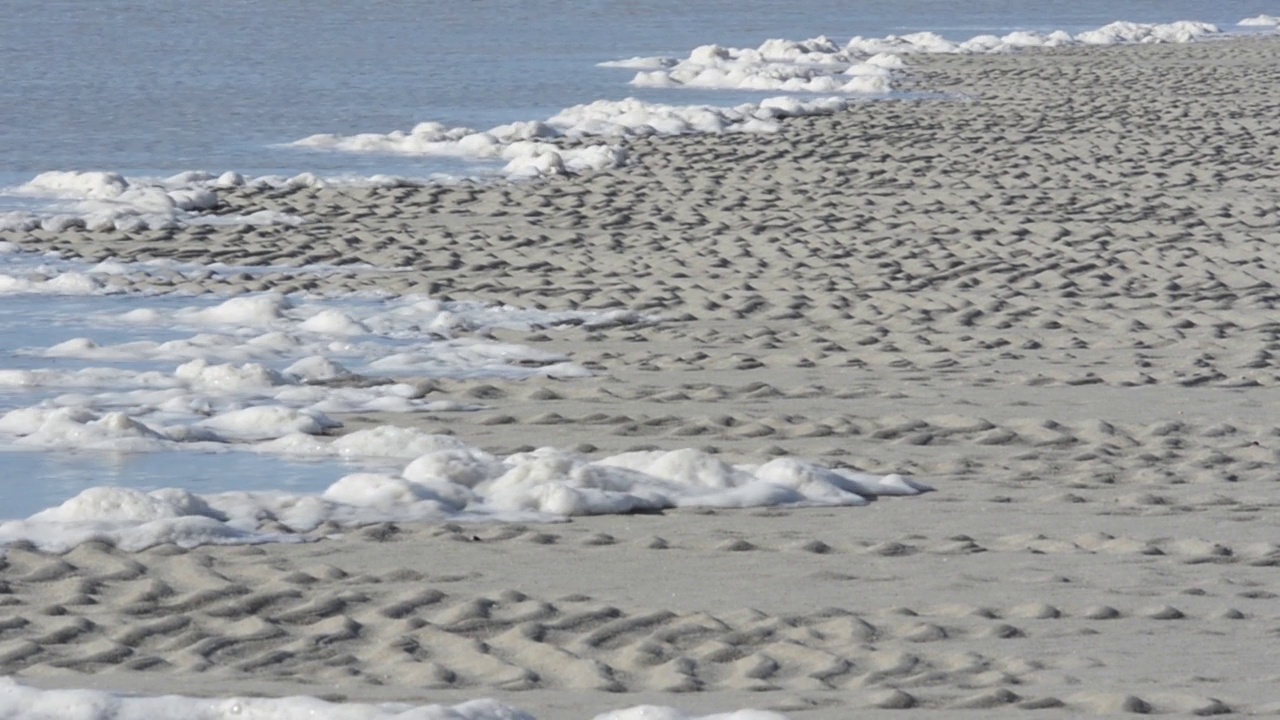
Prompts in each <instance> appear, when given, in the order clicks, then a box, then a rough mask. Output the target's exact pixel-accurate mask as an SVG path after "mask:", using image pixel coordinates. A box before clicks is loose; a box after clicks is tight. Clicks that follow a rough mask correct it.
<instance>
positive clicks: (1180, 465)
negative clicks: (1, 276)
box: [0, 37, 1280, 720]
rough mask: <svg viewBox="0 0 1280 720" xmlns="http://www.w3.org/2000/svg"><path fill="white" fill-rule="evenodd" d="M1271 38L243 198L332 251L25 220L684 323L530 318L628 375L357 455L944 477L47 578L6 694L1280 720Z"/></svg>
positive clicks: (36, 560)
mask: <svg viewBox="0 0 1280 720" xmlns="http://www.w3.org/2000/svg"><path fill="white" fill-rule="evenodd" d="M1277 43H1280V38H1275V37H1267V38H1257V39H1233V40H1232V41H1231V42H1230V43H1218V42H1207V43H1193V44H1187V45H1161V46H1145V45H1144V46H1118V47H1111V48H1091V49H1082V48H1065V49H1060V50H1049V51H1037V52H1035V53H1022V54H1017V55H1007V56H1005V55H1001V56H981V57H957V56H946V57H937V58H935V57H930V56H915V57H911V58H909V61H910V62H911V71H912V73H913V75H914V76H915V77H916V78H917V79H918V80H919V82H920V83H921V85H922V86H927V87H930V88H934V89H937V90H939V91H943V92H950V93H963V94H965V95H966V96H968V97H970V98H971V99H970V100H968V101H963V102H955V101H946V102H942V101H918V100H915V101H879V102H875V103H866V104H860V105H858V106H856V107H854V108H853V109H852V110H850V111H848V112H845V113H842V114H840V115H836V116H826V117H814V118H800V119H793V120H790V121H787V123H786V124H785V125H784V129H783V130H782V131H781V132H779V133H777V134H773V135H759V136H725V137H716V136H697V137H675V138H660V139H658V138H655V139H639V140H634V141H632V143H633V145H635V146H636V147H637V150H636V151H635V152H633V153H632V154H631V156H632V158H633V164H632V165H630V166H627V167H624V168H621V169H618V170H612V171H607V172H603V173H598V174H594V175H588V176H582V177H576V178H563V179H551V180H545V181H539V182H536V183H531V184H527V185H526V184H517V185H495V186H481V185H476V186H458V187H450V186H436V187H428V188H397V189H387V190H368V191H361V192H354V191H341V192H339V191H334V190H317V189H299V190H296V191H293V192H292V193H288V194H284V193H279V194H274V193H257V194H253V193H231V194H229V195H227V196H225V197H224V198H223V202H226V203H229V204H233V206H234V207H236V208H237V209H239V210H245V211H250V212H251V211H253V210H258V209H261V210H275V211H280V212H291V211H297V212H299V213H300V214H305V215H311V216H314V217H315V218H316V220H315V221H314V222H311V223H308V224H305V225H302V226H299V227H296V228H249V229H245V228H213V227H192V226H188V227H180V228H177V229H175V230H172V231H164V232H152V231H147V232H144V233H141V235H142V237H140V238H130V237H127V236H125V234H123V233H117V232H111V233H90V232H69V233H62V234H57V235H49V234H47V233H44V232H43V231H33V232H31V233H28V234H23V233H14V232H0V240H7V241H10V242H14V243H16V244H19V245H21V246H23V247H24V248H34V247H38V248H40V249H44V250H57V251H59V252H64V253H69V254H72V255H78V256H80V257H84V258H87V259H91V260H96V259H104V258H106V257H112V258H116V259H123V260H143V259H147V258H149V257H178V258H181V259H183V260H200V261H220V262H227V263H242V264H243V263H248V264H255V265H260V264H272V263H280V262H293V263H300V264H306V263H310V262H332V261H333V260H335V259H347V258H352V259H355V260H357V261H359V262H367V263H369V264H372V265H382V266H384V267H385V266H401V265H404V266H407V267H410V268H413V269H412V270H410V271H404V270H397V271H395V272H394V273H387V274H385V275H384V274H380V273H378V272H376V271H368V270H362V271H361V272H360V273H359V276H358V277H352V278H344V277H328V278H305V279H292V280H285V279H281V278H277V277H272V276H269V275H268V276H263V277H260V278H253V279H251V280H248V281H245V280H243V279H240V280H236V279H232V280H229V281H226V280H219V279H217V278H213V279H209V280H206V281H200V282H195V283H194V284H193V285H191V286H190V287H191V288H192V289H193V290H194V289H212V290H240V291H243V290H249V289H274V290H279V291H284V292H288V291H291V290H292V291H304V290H305V291H312V292H322V293H323V292H348V291H359V290H370V289H382V290H387V291H390V292H393V293H403V292H428V293H430V294H431V295H432V296H433V297H437V298H439V299H442V300H444V299H449V300H481V301H486V302H495V301H496V302H506V303H510V304H513V305H520V306H533V307H546V308H548V309H557V310H559V309H626V310H631V311H636V312H640V313H646V314H657V315H661V316H663V317H664V318H666V319H665V320H664V321H662V322H659V323H655V324H652V325H645V326H643V327H630V326H627V327H616V328H604V329H599V330H593V331H591V332H581V333H576V332H575V333H566V334H559V335H550V334H542V333H538V332H533V333H528V332H515V331H500V332H498V333H495V336H496V337H498V338H499V339H505V340H512V341H515V342H521V343H531V344H535V345H536V346H537V347H539V349H549V350H552V351H555V352H558V353H563V354H566V355H569V356H570V357H571V358H572V359H573V360H575V361H576V362H580V363H583V364H586V365H587V366H588V367H591V368H592V369H594V370H595V371H596V372H597V376H596V377H593V378H588V379H575V380H568V381H560V380H551V379H530V380H522V381H515V382H504V381H495V380H485V381H462V380H456V381H443V382H441V383H439V386H438V389H437V390H436V392H438V393H439V394H440V395H441V397H442V399H465V398H468V397H472V398H474V397H479V396H487V397H488V398H489V399H490V401H491V403H492V405H493V409H491V410H487V411H484V412H478V413H465V414H450V415H447V416H445V415H438V416H436V415H431V414H430V413H425V414H419V415H413V416H403V415H399V416H397V415H392V414H365V415H361V416H344V417H342V418H341V419H342V420H344V422H345V423H346V430H347V431H352V430H356V429H359V428H361V427H366V426H370V425H375V424H381V423H388V422H394V423H396V424H402V425H412V426H417V427H422V428H426V429H432V430H438V431H447V432H449V433H451V434H454V435H456V436H457V437H459V438H460V439H462V440H464V441H466V442H468V443H471V444H473V445H476V446H478V447H481V448H484V449H486V450H491V451H494V452H510V451H513V450H516V449H519V448H522V447H525V446H540V445H556V446H560V447H570V448H572V447H582V446H586V445H590V446H591V448H592V449H591V450H590V452H592V453H612V452H617V451H624V450H629V449H637V448H644V447H653V448H661V449H674V448H682V447H695V448H703V449H709V450H714V451H715V452H716V453H718V454H723V455H724V456H725V457H726V459H733V460H759V459H760V458H767V457H770V456H773V455H778V454H789V455H797V456H802V457H808V458H810V459H812V460H815V461H818V462H828V463H833V464H834V463H838V464H841V465H845V466H850V467H853V468H857V469H861V470H865V471H867V472H875V473H889V472H903V473H908V474H911V475H913V476H915V477H917V478H918V479H920V480H922V481H925V482H928V483H930V484H931V485H934V486H935V487H936V489H937V492H935V493H931V494H929V495H926V496H924V497H921V498H915V499H895V498H886V499H881V500H878V501H876V502H873V503H871V504H870V505H869V506H867V507H864V508H848V509H779V508H763V509H757V510H739V511H710V512H708V511H696V510H676V511H669V512H666V513H664V514H662V515H654V516H649V515H618V516H601V517H591V518H575V519H573V521H572V522H569V523H565V524H558V525H552V526H545V527H544V526H533V525H528V526H520V525H486V526H478V527H476V528H472V527H470V526H468V527H466V528H465V529H461V528H451V527H450V526H448V525H444V526H430V525H425V526H416V525H415V526H407V525H406V526H392V525H390V524H384V525H378V526H370V527H368V528H363V529H355V530H352V531H350V532H349V533H348V534H347V535H348V536H347V537H345V538H343V539H340V540H320V541H318V542H315V543H308V544H304V545H270V546H253V547H247V548H225V547H223V548H219V547H203V548H198V549H195V550H191V551H179V550H177V549H175V548H173V547H171V546H169V547H166V546H160V547H157V548H153V549H152V550H148V551H143V552H140V553H136V554H133V553H124V552H121V551H119V550H116V549H113V548H107V547H100V546H96V545H85V546H81V547H80V548H77V549H76V550H73V551H71V552H70V553H67V554H66V555H63V556H60V557H59V556H47V555H41V554H39V553H30V552H27V551H10V552H9V553H8V555H7V557H6V559H5V560H4V561H3V562H4V569H3V571H2V572H3V576H0V579H3V581H4V583H6V585H7V587H8V590H9V592H8V593H6V594H4V595H3V598H5V605H6V606H7V607H6V610H7V611H8V612H9V613H11V614H12V615H13V616H15V617H20V618H22V619H23V620H25V621H26V624H18V625H16V626H15V627H8V626H6V627H5V628H4V629H3V630H0V672H2V673H4V674H6V675H13V676H15V677H16V678H18V679H19V680H21V681H22V682H24V683H29V684H32V685H37V686H45V687H102V688H110V689H113V690H121V691H133V692H147V693H150V692H157V691H161V690H163V691H172V690H174V689H175V688H180V689H181V690H182V691H183V692H188V693H191V694H201V695H203V694H225V693H241V694H243V693H252V694H256V693H262V694H265V695H280V694H287V693H295V692H304V693H306V694H311V695H319V696H332V697H335V698H336V696H335V695H334V693H340V694H341V695H342V697H343V698H347V699H352V700H392V699H395V700H414V701H431V702H442V701H449V702H456V701H460V700H465V699H471V698H477V697H497V698H499V699H501V700H503V701H504V702H509V703H511V704H512V705H515V706H517V707H521V708H523V709H526V710H528V711H530V712H532V713H533V714H534V715H536V716H539V717H560V716H566V717H577V716H579V715H581V716H583V717H589V716H590V713H591V712H597V711H603V710H606V709H610V708H618V707H628V706H633V705H637V704H640V703H641V702H661V703H662V704H667V705H676V706H680V707H684V708H686V709H688V710H690V711H701V712H710V711H713V710H716V711H724V710H729V709H732V708H735V707H758V708H766V709H775V710H777V711H780V712H784V713H786V714H787V715H788V716H789V717H791V718H793V719H794V720H819V719H822V720H825V719H827V718H830V719H832V720H834V719H835V718H845V717H848V715H849V713H850V712H851V711H853V709H855V708H857V709H858V712H859V714H860V716H861V714H863V713H865V714H867V716H868V717H878V716H881V715H883V716H885V717H917V716H918V717H926V716H928V717H956V716H963V715H965V714H970V715H972V716H975V717H978V716H987V714H988V713H990V712H993V711H996V712H1000V713H1012V712H1021V711H1026V710H1032V709H1037V710H1036V711H1037V713H1038V714H1037V715H1036V716H1037V717H1039V716H1040V715H1041V714H1045V713H1048V715H1051V716H1054V717H1066V716H1075V715H1079V714H1092V715H1113V714H1116V715H1118V714H1126V713H1130V712H1136V711H1141V710H1143V709H1144V708H1145V709H1146V710H1150V711H1154V712H1160V713H1174V714H1188V713H1204V712H1220V711H1222V710H1223V709H1229V710H1232V711H1236V712H1251V713H1258V714H1274V713H1277V712H1280V705H1278V704H1277V703H1276V700H1275V696H1274V691H1273V688H1274V686H1275V683H1276V682H1277V677H1276V673H1275V671H1274V670H1273V669H1271V668H1270V665H1269V664H1268V662H1267V659H1268V656H1269V655H1268V654H1269V652H1270V649H1269V648H1270V643H1269V642H1268V639H1269V636H1270V635H1271V634H1272V631H1273V627H1274V625H1275V622H1276V620H1277V618H1278V617H1280V616H1277V613H1276V611H1275V608H1274V598H1275V597H1276V596H1277V594H1280V575H1277V567H1280V545H1278V544H1277V542H1276V538H1275V537H1274V535H1275V533H1274V524H1273V523H1271V522H1269V521H1268V518H1269V517H1271V515H1272V513H1273V512H1274V511H1275V509H1276V508H1277V505H1278V504H1280V503H1278V501H1277V499H1276V498H1275V494H1274V484H1275V480H1276V477H1275V472H1274V470H1273V468H1274V467H1275V463H1276V461H1277V460H1280V455H1277V453H1276V451H1275V450H1274V449H1273V447H1272V446H1273V444H1274V440H1275V433H1276V424H1275V422H1274V420H1273V419H1272V418H1271V416H1270V409H1271V408H1274V407H1275V402H1274V401H1275V400H1276V399H1278V398H1277V397H1276V394H1277V393H1280V359H1278V358H1280V355H1277V354H1278V353H1280V336H1278V333H1280V330H1277V328H1276V326H1275V325H1274V324H1273V323H1271V322H1269V321H1268V319H1267V317H1268V315H1267V313H1269V311H1273V310H1274V309H1275V306H1276V303H1277V302H1280V293H1278V292H1277V291H1276V290H1275V287H1274V282H1275V280H1274V279H1275V278H1276V277H1277V276H1278V273H1277V270H1280V268H1277V260H1276V257H1275V253H1274V251H1273V249H1272V247H1271V246H1272V245H1273V244H1274V240H1275V238H1276V236H1277V232H1280V169H1277V168H1276V167H1275V165H1274V158H1275V157H1280V134H1277V133H1276V131H1275V130H1274V129H1273V128H1272V127H1270V119H1272V118H1275V117H1277V116H1280V91H1278V90H1277V89H1276V88H1275V87H1274V83H1267V82H1266V79H1267V78H1268V77H1269V76H1270V74H1271V70H1272V66H1273V62H1272V59H1273V58H1274V55H1275V49H1276V47H1277ZM1188 89H1191V90H1195V91H1196V92H1195V93H1191V94H1189V93H1188V92H1186V91H1187V90H1188ZM276 195H278V196H276ZM237 203H239V204H237ZM302 283H315V284H314V286H313V287H303V286H302ZM272 286H275V287H272ZM495 391H496V393H495ZM584 449H585V447H584ZM476 538H478V539H476ZM166 588H167V589H166ZM433 591H434V593H435V594H432V593H433ZM415 593H417V594H418V595H422V594H423V593H427V594H430V598H428V597H427V596H426V595H422V597H416V596H414V594H415ZM437 594H438V597H437ZM411 596H414V597H411ZM415 597H416V599H415ZM431 598H434V599H431ZM414 603H417V604H416V605H415V604H414ZM188 606H189V607H188ZM830 608H836V610H832V609H830ZM183 618H185V620H183ZM605 668H607V670H606V669H605ZM335 688H338V689H335ZM896 707H901V708H903V709H901V710H891V708H896ZM1039 708H1042V709H1039ZM1053 708H1057V709H1056V710H1055V709H1053ZM997 709H998V710H997Z"/></svg>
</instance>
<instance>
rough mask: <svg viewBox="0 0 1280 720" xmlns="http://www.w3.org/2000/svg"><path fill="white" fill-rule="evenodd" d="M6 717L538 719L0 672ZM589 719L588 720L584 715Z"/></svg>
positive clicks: (608, 718)
mask: <svg viewBox="0 0 1280 720" xmlns="http://www.w3.org/2000/svg"><path fill="white" fill-rule="evenodd" d="M0 717H3V718H75V719H76V720H151V719H152V718H168V719H172V720H201V719H207V718H230V717H245V718H273V720H304V719H305V720H394V719H397V718H399V719H400V720H407V719H408V718H412V719H413V720H536V718H534V717H533V716H532V715H530V714H528V713H526V712H524V711H522V710H519V709H517V708H515V707H512V706H510V705H505V704H503V703H500V702H498V701H497V700H490V699H480V700H469V701H467V702H462V703H458V704H456V705H421V706H413V705H408V704H404V703H382V704H378V705H370V704H361V703H333V702H329V701H326V700H321V699H319V698H314V697H305V696H297V697H284V698H263V697H228V698H195V697H184V696H180V695H164V696H158V697H145V696H143V697H140V696H129V695H114V694H110V693H105V692H101V691H98V690H39V689H36V688H32V687H27V686H25V685H21V684H19V683H18V682H17V681H15V680H13V679H12V678H0ZM584 720H586V719H585V718H584ZM595 720H786V718H785V717H783V716H782V715H778V714H777V713H772V712H766V711H762V710H739V711H737V712H733V713H721V714H716V715H705V716H699V717H694V716H691V715H688V714H686V713H683V712H681V711H679V710H676V709H674V708H669V707H657V706H652V705H645V706H637V707H633V708H627V709H623V710H615V711H613V712H608V713H605V714H603V715H597V716H596V718H595Z"/></svg>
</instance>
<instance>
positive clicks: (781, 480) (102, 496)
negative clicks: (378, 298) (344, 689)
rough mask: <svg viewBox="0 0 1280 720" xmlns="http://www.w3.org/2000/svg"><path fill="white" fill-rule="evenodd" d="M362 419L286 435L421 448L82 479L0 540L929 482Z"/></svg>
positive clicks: (345, 445) (515, 516) (218, 537)
mask: <svg viewBox="0 0 1280 720" xmlns="http://www.w3.org/2000/svg"><path fill="white" fill-rule="evenodd" d="M134 432H137V433H140V434H145V433H146V431H145V430H143V429H135V430H134ZM362 432H363V435H361V433H353V434H351V435H348V436H346V437H344V438H341V439H340V440H338V441H335V442H333V443H320V442H316V441H315V440H314V439H311V440H309V441H308V442H306V443H303V444H301V445H294V447H295V448H304V450H303V451H304V452H307V453H316V452H321V451H322V450H320V448H325V450H324V451H328V452H334V453H341V452H344V451H349V452H352V453H386V454H392V455H401V456H403V455H406V454H407V451H412V452H418V453H420V454H418V455H417V456H416V457H414V458H413V459H412V460H411V461H410V462H409V463H408V464H407V465H405V466H404V467H403V470H402V471H400V472H398V473H377V472H356V473H351V474H348V475H346V476H344V477H342V478H340V479H338V480H337V481H336V482H334V483H333V484H332V485H330V486H329V487H328V488H327V489H326V490H324V491H323V492H322V493H320V494H319V495H306V494H297V493H288V492H281V491H262V492H227V493H213V494H204V495H201V494H195V493H191V492H188V491H185V490H181V489H175V488H168V489H163V490H156V491H152V492H144V491H142V490H137V489H132V488H121V487H94V488H90V489H88V490H85V491H83V492H81V493H80V494H78V495H76V496H75V497H72V498H71V499H69V500H67V501H66V502H64V503H62V504H61V505H59V506H57V507H53V508H49V509H47V510H43V511H41V512H38V513H36V514H34V515H32V516H31V517H29V518H27V519H25V520H12V521H8V522H4V523H0V543H10V542H15V541H26V542H30V543H33V544H34V545H36V546H37V547H39V548H41V549H43V550H47V551H51V552H60V551H64V550H67V549H69V548H71V547H74V546H75V545H78V544H80V543H83V542H87V541H90V540H98V541H105V542H109V543H112V544H114V545H116V546H118V547H120V548H122V549H125V550H141V549H145V548H147V547H151V546H153V545H157V544H161V543H175V544H177V545H180V546H184V547H192V546H196V545H203V544H240V543H262V542H278V541H288V540H298V539H300V535H301V534H302V533H308V532H311V531H313V530H316V529H317V528H319V527H320V526H321V525H324V524H326V523H329V524H332V525H334V526H338V527H348V526H357V525H365V524H370V523H377V522H387V521H400V522H409V521H419V522H422V521H430V522H442V521H543V522H549V521H554V520H556V519H560V518H564V517H568V516H574V515H602V514H616V513H632V512H641V511H658V510H663V509H668V508H677V507H715V508H744V507H765V506H789V507H814V506H859V505H866V504H867V503H868V502H870V500H872V499H874V498H876V497H881V496H909V495H919V494H921V493H924V492H928V491H929V490H930V489H931V488H930V487H929V486H928V485H925V484H923V483H920V482H917V481H915V480H912V479H910V478H906V477H903V476H901V475H896V474H894V475H885V476H876V475H867V474H863V473H857V472H853V471H851V470H848V469H843V468H829V467H825V466H822V465H819V464H816V463H812V462H808V461H805V460H803V459H799V458H792V457H783V458H775V459H773V460H770V461H768V462H766V463H763V464H759V465H755V464H730V463H728V462H726V461H724V460H723V459H721V458H718V457H716V456H714V455H709V454H707V453H704V452H701V451H698V450H692V449H684V450H674V451H666V452H663V451H647V452H631V453H623V454H620V455H613V456H608V457H603V458H592V457H590V456H587V455H583V454H579V453H574V452H569V451H566V450H561V449H556V448H550V447H544V448H539V449H537V450H534V451H532V452H527V453H517V454H515V455H510V456H507V457H505V458H499V457H496V456H493V455H490V454H488V453H486V452H484V451H483V450H481V449H479V448H475V447H472V446H469V445H467V444H465V443H463V442H461V441H459V440H457V439H456V438H453V437H451V436H441V435H432V434H429V433H426V432H424V431H421V430H415V429H406V428H396V427H393V426H383V427H381V428H375V429H372V430H369V431H362ZM289 440H290V437H289V436H286V438H283V439H282V440H280V441H276V442H277V443H278V444H281V445H289V444H290V443H289Z"/></svg>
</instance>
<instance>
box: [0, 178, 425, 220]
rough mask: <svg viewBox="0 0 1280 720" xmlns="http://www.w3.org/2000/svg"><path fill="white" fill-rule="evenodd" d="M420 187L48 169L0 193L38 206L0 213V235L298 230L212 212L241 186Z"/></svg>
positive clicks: (270, 215) (276, 215)
mask: <svg viewBox="0 0 1280 720" xmlns="http://www.w3.org/2000/svg"><path fill="white" fill-rule="evenodd" d="M421 184H422V183H421V182H420V181H417V180H412V179H409V178H402V177H395V176H390V175H373V176H370V177H340V178H322V177H319V176H317V175H315V174H313V173H300V174H298V175H294V176H292V177H284V176H279V175H267V176H263V177H257V178H245V177H244V176H242V175H241V174H239V173H236V172H224V173H222V174H220V175H215V174H213V173H207V172H201V171H194V170H193V171H188V172H182V173H178V174H176V175H172V176H170V177H167V178H133V177H124V176H122V175H120V174H118V173H112V172H99V171H50V172H45V173H41V174H40V175H37V176H36V177H35V178H34V179H32V180H30V181H29V182H26V183H23V184H21V185H18V186H16V187H11V188H6V189H3V190H0V194H4V195H8V196H10V197H14V198H19V199H25V200H28V201H40V202H41V204H42V207H41V208H40V209H36V210H14V211H9V212H3V213H0V230H18V231H24V232H25V231H30V230H35V229H37V228H38V229H42V230H45V231H48V232H62V231H66V230H75V229H81V230H118V231H122V232H138V231H142V230H156V229H163V228H169V227H174V226H176V225H182V224H211V225H229V224H235V225H299V224H301V223H302V222H303V221H304V220H303V218H302V217H300V216H298V215H293V214H290V213H285V212H280V211H277V210H258V211H255V212H251V213H247V214H215V213H213V212H211V211H213V210H215V209H216V208H217V207H218V203H219V200H218V192H219V191H226V190H234V189H236V188H240V187H248V188H254V189H259V190H262V189H285V188H302V187H316V188H320V187H335V186H338V187H405V186H417V185H421Z"/></svg>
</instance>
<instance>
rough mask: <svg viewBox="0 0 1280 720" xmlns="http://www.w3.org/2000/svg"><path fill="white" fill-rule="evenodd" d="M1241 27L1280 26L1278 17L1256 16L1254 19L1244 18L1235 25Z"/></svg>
mask: <svg viewBox="0 0 1280 720" xmlns="http://www.w3.org/2000/svg"><path fill="white" fill-rule="evenodd" d="M1236 25H1239V26H1241V27H1276V26H1280V17H1277V16H1275V15H1257V16H1255V17H1250V18H1245V19H1243V20H1241V21H1240V22H1238V23H1236Z"/></svg>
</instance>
